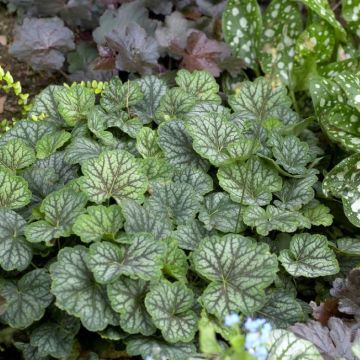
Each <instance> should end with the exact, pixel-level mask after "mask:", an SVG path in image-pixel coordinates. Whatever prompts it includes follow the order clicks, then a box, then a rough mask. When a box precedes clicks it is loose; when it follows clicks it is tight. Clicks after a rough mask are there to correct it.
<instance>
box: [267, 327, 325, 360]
mask: <svg viewBox="0 0 360 360" xmlns="http://www.w3.org/2000/svg"><path fill="white" fill-rule="evenodd" d="M267 348H268V360H288V359H301V360H322V359H323V357H322V356H321V355H320V353H319V351H318V350H317V348H316V347H315V345H313V344H312V343H311V342H310V341H307V340H303V339H300V338H298V337H296V336H295V335H294V334H293V333H291V332H290V331H287V330H280V329H277V330H273V331H272V332H271V333H270V340H269V343H268V345H267Z"/></svg>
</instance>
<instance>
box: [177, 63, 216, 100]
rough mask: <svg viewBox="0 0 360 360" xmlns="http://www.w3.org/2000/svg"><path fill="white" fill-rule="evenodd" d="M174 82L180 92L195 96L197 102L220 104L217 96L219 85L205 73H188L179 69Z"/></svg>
mask: <svg viewBox="0 0 360 360" xmlns="http://www.w3.org/2000/svg"><path fill="white" fill-rule="evenodd" d="M175 81H176V84H177V85H178V86H179V87H180V88H181V89H182V90H184V91H186V92H187V93H188V94H191V95H193V96H195V97H196V98H197V99H198V100H201V101H206V102H209V103H215V104H220V103H221V98H220V96H219V95H218V92H219V85H218V84H217V82H216V80H215V78H214V77H213V76H212V75H211V74H210V73H208V72H207V71H198V70H194V71H193V72H190V71H188V70H185V69H181V70H179V71H178V72H177V73H176V78H175Z"/></svg>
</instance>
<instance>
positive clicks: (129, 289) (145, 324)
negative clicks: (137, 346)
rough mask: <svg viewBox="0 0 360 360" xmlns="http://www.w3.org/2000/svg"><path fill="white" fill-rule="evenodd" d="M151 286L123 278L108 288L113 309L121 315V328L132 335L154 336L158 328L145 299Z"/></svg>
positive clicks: (142, 281) (143, 282)
mask: <svg viewBox="0 0 360 360" xmlns="http://www.w3.org/2000/svg"><path fill="white" fill-rule="evenodd" d="M148 291H149V284H148V283H147V282H145V281H144V280H133V279H129V278H126V277H121V278H120V279H118V280H117V281H115V282H114V283H112V284H109V285H108V286H107V293H108V296H109V299H110V303H111V306H112V308H113V309H114V310H115V311H116V312H118V313H120V326H121V328H122V329H124V330H125V331H126V332H128V333H130V334H138V333H140V334H143V335H146V336H149V335H152V334H153V333H154V332H155V331H156V328H155V326H154V323H153V322H152V320H151V317H150V315H149V313H148V312H147V310H146V308H145V304H144V298H145V296H146V294H147V292H148Z"/></svg>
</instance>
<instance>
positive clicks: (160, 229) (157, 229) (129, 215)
mask: <svg viewBox="0 0 360 360" xmlns="http://www.w3.org/2000/svg"><path fill="white" fill-rule="evenodd" d="M122 209H123V215H124V217H125V220H126V222H125V231H126V232H127V233H130V234H134V233H139V232H146V233H150V234H153V235H154V237H155V238H156V239H159V240H161V239H164V238H166V237H167V236H168V235H169V234H170V233H171V230H172V224H171V222H170V220H169V219H168V218H165V217H164V216H159V214H154V213H153V212H152V211H151V210H150V209H149V207H148V206H147V205H146V204H145V205H144V206H141V205H139V204H137V203H136V202H135V201H132V200H127V201H124V202H123V203H122Z"/></svg>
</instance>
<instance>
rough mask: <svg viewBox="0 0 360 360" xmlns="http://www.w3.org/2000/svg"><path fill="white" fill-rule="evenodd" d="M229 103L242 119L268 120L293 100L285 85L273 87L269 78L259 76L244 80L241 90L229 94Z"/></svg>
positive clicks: (288, 105)
mask: <svg viewBox="0 0 360 360" xmlns="http://www.w3.org/2000/svg"><path fill="white" fill-rule="evenodd" d="M229 104H230V106H231V107H232V109H233V110H234V111H235V113H236V115H237V116H238V117H240V118H241V119H247V120H261V121H263V120H266V119H267V118H269V117H271V116H272V115H273V114H276V112H277V111H279V109H280V108H282V107H286V108H288V107H290V105H291V101H290V99H289V97H288V96H287V94H286V88H285V87H283V86H278V87H273V86H272V84H271V82H270V81H269V80H266V79H265V78H263V77H258V78H257V79H256V80H255V81H254V82H251V81H243V82H242V83H241V86H240V91H239V93H238V94H236V95H232V96H229Z"/></svg>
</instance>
